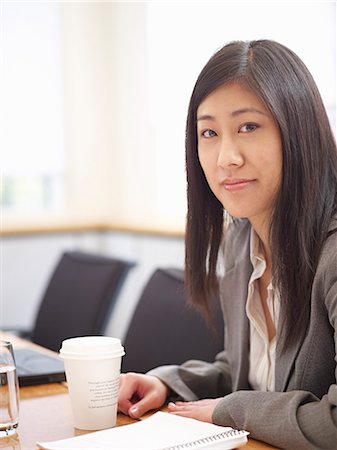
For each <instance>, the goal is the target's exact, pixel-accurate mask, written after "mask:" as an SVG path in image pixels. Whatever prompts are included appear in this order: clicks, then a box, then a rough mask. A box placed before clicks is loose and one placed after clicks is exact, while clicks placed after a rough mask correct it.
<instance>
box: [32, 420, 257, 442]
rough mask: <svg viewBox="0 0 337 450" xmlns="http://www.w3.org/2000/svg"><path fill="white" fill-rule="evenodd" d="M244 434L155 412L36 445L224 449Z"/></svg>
mask: <svg viewBox="0 0 337 450" xmlns="http://www.w3.org/2000/svg"><path fill="white" fill-rule="evenodd" d="M248 434H249V433H247V432H246V431H238V430H233V429H232V428H228V427H220V426H217V425H213V424H211V423H206V422H200V421H199V420H194V419H188V418H185V417H179V416H175V415H173V414H169V413H164V412H157V413H155V414H153V415H152V416H150V417H149V418H148V419H144V420H141V421H139V422H136V423H133V424H131V425H125V426H122V427H116V428H109V429H108V430H102V431H96V432H94V433H89V434H85V435H81V436H76V437H73V438H70V439H62V440H60V441H53V442H37V445H38V446H39V447H41V448H43V449H47V450H65V449H72V450H76V449H101V450H102V449H111V450H114V449H116V450H184V449H190V450H193V449H199V448H200V449H201V448H202V449H207V448H209V449H217V448H218V449H223V450H225V449H232V448H237V447H240V446H242V445H244V444H246V442H247V435H248Z"/></svg>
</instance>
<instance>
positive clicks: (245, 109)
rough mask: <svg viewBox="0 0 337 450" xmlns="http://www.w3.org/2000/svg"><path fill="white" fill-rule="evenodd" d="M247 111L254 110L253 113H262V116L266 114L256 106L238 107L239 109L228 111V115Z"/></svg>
mask: <svg viewBox="0 0 337 450" xmlns="http://www.w3.org/2000/svg"><path fill="white" fill-rule="evenodd" d="M247 112H254V113H258V114H263V115H264V116H266V115H267V114H266V113H265V112H263V111H261V110H260V109H257V108H240V109H236V110H235V111H232V112H231V113H230V115H231V116H232V117H236V116H239V115H241V114H245V113H247Z"/></svg>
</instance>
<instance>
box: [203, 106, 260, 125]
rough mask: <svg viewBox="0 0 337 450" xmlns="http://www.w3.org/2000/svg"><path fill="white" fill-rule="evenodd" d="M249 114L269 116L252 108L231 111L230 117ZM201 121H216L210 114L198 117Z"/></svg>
mask: <svg viewBox="0 0 337 450" xmlns="http://www.w3.org/2000/svg"><path fill="white" fill-rule="evenodd" d="M249 112H253V113H257V114H262V115H264V116H266V115H267V114H266V113H265V112H264V111H261V110H260V109H257V108H252V107H249V108H240V109H236V110H234V111H231V112H230V114H229V115H230V116H231V117H237V116H240V115H241V114H245V113H249ZM201 120H215V117H214V116H211V115H210V114H203V115H201V116H198V117H197V122H200V121H201Z"/></svg>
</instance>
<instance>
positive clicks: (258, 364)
mask: <svg viewBox="0 0 337 450" xmlns="http://www.w3.org/2000/svg"><path fill="white" fill-rule="evenodd" d="M250 259H251V262H252V265H253V268H254V270H253V273H252V275H251V277H250V280H249V284H248V296H247V302H246V314H247V316H248V319H249V323H250V353H249V375H248V380H249V383H250V385H251V387H252V388H253V389H254V390H260V391H274V390H275V350H276V336H275V337H274V338H273V339H272V340H271V341H270V342H269V337H268V329H267V323H266V319H265V315H264V312H263V307H262V303H261V297H260V292H259V286H258V281H257V280H258V279H259V278H261V276H262V275H263V273H264V271H265V270H266V261H265V258H264V255H263V249H262V243H261V241H260V238H259V237H258V235H257V234H256V233H255V231H254V230H253V228H252V230H251V235H250ZM266 301H267V306H268V309H269V313H270V316H271V318H272V320H273V322H274V326H275V329H276V328H277V322H278V317H279V308H280V302H279V297H278V295H277V294H276V293H274V295H273V286H272V282H270V283H269V285H268V287H267V300H266Z"/></svg>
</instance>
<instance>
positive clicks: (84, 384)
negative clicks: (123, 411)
mask: <svg viewBox="0 0 337 450" xmlns="http://www.w3.org/2000/svg"><path fill="white" fill-rule="evenodd" d="M123 355H125V352H124V348H123V346H122V345H121V341H120V340H119V339H117V338H112V337H107V336H84V337H77V338H71V339H66V340H65V341H63V342H62V347H61V349H60V357H61V358H62V359H63V360H64V366H65V372H66V379H67V383H68V389H69V395H70V400H71V406H72V410H73V416H74V426H75V427H76V428H79V429H81V430H102V429H104V428H110V427H113V426H115V425H116V419H117V406H118V389H119V375H120V369H121V360H122V356H123Z"/></svg>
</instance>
